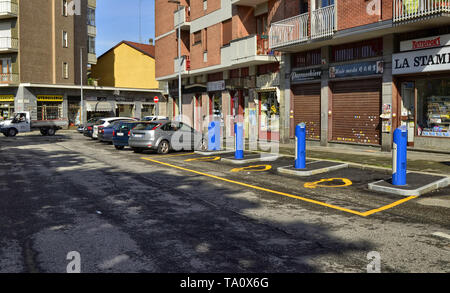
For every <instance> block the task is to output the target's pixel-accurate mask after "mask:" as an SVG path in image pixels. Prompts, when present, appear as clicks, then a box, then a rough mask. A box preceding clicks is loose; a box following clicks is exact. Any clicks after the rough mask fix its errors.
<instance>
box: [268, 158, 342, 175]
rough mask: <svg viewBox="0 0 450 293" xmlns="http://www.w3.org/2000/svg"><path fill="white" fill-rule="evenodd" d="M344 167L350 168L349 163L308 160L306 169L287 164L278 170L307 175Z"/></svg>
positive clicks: (290, 173) (288, 173)
mask: <svg viewBox="0 0 450 293" xmlns="http://www.w3.org/2000/svg"><path fill="white" fill-rule="evenodd" d="M344 168H348V164H344V163H336V162H330V161H313V162H307V163H306V168H305V169H295V168H294V166H286V167H279V168H277V171H278V173H281V174H286V175H294V176H300V177H307V176H312V175H316V174H320V173H326V172H331V171H335V170H339V169H344Z"/></svg>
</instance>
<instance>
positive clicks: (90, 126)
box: [83, 117, 105, 137]
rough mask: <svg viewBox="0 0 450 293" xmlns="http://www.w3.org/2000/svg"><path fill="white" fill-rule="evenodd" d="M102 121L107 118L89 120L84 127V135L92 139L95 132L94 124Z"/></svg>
mask: <svg viewBox="0 0 450 293" xmlns="http://www.w3.org/2000/svg"><path fill="white" fill-rule="evenodd" d="M101 119H105V118H104V117H96V118H91V119H89V120H88V121H87V122H86V124H85V125H84V129H83V135H84V136H87V137H92V133H93V131H94V124H95V123H96V122H97V121H99V120H101Z"/></svg>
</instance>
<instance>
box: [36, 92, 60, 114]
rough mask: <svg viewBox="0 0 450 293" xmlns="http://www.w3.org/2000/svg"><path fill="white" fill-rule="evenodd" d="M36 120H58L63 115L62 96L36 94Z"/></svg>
mask: <svg viewBox="0 0 450 293" xmlns="http://www.w3.org/2000/svg"><path fill="white" fill-rule="evenodd" d="M36 98H37V120H58V119H62V118H63V117H64V113H63V101H64V98H63V96H60V95H37V96H36Z"/></svg>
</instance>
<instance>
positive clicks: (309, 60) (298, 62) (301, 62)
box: [292, 49, 322, 68]
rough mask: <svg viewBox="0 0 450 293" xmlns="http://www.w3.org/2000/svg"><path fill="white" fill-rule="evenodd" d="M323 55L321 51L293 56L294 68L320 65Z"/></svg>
mask: <svg viewBox="0 0 450 293" xmlns="http://www.w3.org/2000/svg"><path fill="white" fill-rule="evenodd" d="M321 54H322V53H321V50H320V49H318V50H314V51H308V52H301V53H296V54H292V67H293V68H296V67H307V66H314V65H320V63H321V59H322V55H321Z"/></svg>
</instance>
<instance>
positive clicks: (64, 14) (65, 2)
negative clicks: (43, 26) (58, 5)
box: [62, 0, 68, 16]
mask: <svg viewBox="0 0 450 293" xmlns="http://www.w3.org/2000/svg"><path fill="white" fill-rule="evenodd" d="M67 10H68V5H67V0H62V15H63V16H67V15H68V13H67Z"/></svg>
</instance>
